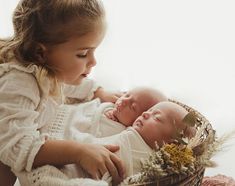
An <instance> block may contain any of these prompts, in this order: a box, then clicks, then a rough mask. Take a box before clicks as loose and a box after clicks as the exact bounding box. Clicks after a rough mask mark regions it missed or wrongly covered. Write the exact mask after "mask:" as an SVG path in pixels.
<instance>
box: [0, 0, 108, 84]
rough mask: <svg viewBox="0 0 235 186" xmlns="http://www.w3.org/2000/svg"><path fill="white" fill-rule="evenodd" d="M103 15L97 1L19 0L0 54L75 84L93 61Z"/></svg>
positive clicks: (88, 69)
mask: <svg viewBox="0 0 235 186" xmlns="http://www.w3.org/2000/svg"><path fill="white" fill-rule="evenodd" d="M104 17H105V13H104V9H103V6H102V4H101V2H100V1H99V0H89V1H84V0H38V1H35V0H21V1H20V2H19V4H18V6H17V7H16V9H15V12H14V15H13V25H14V36H13V38H12V39H11V40H9V41H7V42H5V44H4V45H5V46H4V49H3V50H1V56H2V55H3V56H5V61H6V62H7V56H9V57H8V58H10V56H12V53H13V54H14V56H15V57H16V59H17V60H18V61H19V62H21V63H22V64H25V65H28V64H36V65H38V66H39V67H40V68H42V69H44V70H45V71H46V72H48V73H47V74H49V75H50V77H56V78H57V79H59V80H62V81H63V82H65V83H68V84H79V83H80V82H81V79H83V78H84V77H86V76H87V75H88V74H89V73H90V71H91V68H92V67H93V66H94V65H95V64H96V61H95V58H94V50H95V48H96V47H97V46H98V45H99V43H100V42H101V40H102V39H103V35H104V31H105V20H104ZM10 50H11V51H12V52H11V53H10V52H9V51H10ZM8 61H9V59H8ZM44 74H45V73H44Z"/></svg>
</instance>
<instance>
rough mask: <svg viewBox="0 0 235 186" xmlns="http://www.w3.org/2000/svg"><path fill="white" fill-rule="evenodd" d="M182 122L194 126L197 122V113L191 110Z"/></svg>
mask: <svg viewBox="0 0 235 186" xmlns="http://www.w3.org/2000/svg"><path fill="white" fill-rule="evenodd" d="M182 122H183V123H184V124H185V125H186V126H188V127H194V126H195V125H196V123H197V117H196V114H195V113H194V112H192V111H190V112H189V113H188V114H186V116H185V117H184V118H183V120H182Z"/></svg>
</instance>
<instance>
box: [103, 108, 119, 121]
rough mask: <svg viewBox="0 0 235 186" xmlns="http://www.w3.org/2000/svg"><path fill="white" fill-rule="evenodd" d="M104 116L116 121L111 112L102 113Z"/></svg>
mask: <svg viewBox="0 0 235 186" xmlns="http://www.w3.org/2000/svg"><path fill="white" fill-rule="evenodd" d="M104 115H105V116H106V117H107V118H109V119H111V120H113V121H117V119H116V118H115V116H114V115H113V110H108V111H107V112H105V113H104Z"/></svg>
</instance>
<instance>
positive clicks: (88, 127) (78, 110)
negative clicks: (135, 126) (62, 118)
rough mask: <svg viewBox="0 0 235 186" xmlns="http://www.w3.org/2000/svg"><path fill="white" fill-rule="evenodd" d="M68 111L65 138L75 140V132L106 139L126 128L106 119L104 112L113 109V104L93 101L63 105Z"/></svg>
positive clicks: (97, 100)
mask: <svg viewBox="0 0 235 186" xmlns="http://www.w3.org/2000/svg"><path fill="white" fill-rule="evenodd" d="M64 107H67V108H68V109H70V111H69V117H68V120H67V122H66V125H65V126H66V129H65V138H70V139H75V140H76V139H77V136H78V134H77V131H79V132H84V133H89V134H92V135H93V136H95V137H106V136H111V135H114V134H118V133H120V132H121V131H123V130H125V129H126V127H125V126H124V125H122V124H121V123H119V122H116V121H113V120H111V119H108V118H107V117H106V116H105V115H104V112H105V111H107V110H109V109H113V108H114V104H113V103H109V102H106V103H100V100H99V99H95V100H92V101H89V102H86V103H81V104H78V105H64Z"/></svg>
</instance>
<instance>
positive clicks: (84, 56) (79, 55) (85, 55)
mask: <svg viewBox="0 0 235 186" xmlns="http://www.w3.org/2000/svg"><path fill="white" fill-rule="evenodd" d="M77 57H79V58H86V57H87V54H77Z"/></svg>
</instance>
